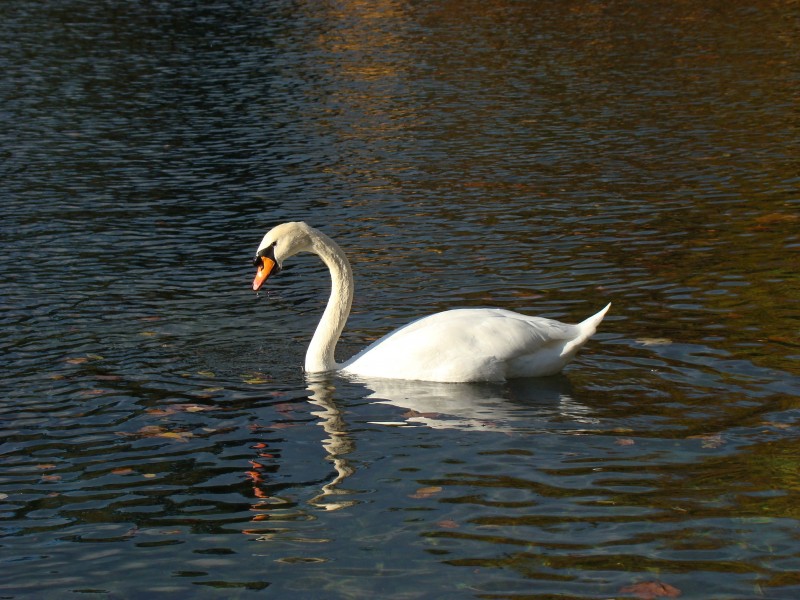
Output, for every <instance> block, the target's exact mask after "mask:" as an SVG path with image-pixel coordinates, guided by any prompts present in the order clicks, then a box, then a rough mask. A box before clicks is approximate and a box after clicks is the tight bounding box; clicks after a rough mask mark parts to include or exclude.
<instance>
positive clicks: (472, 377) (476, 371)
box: [253, 222, 611, 383]
mask: <svg viewBox="0 0 800 600" xmlns="http://www.w3.org/2000/svg"><path fill="white" fill-rule="evenodd" d="M300 252H311V253H313V254H316V255H317V256H319V257H320V258H321V259H322V261H323V262H324V263H325V264H326V265H327V267H328V269H329V270H330V273H331V281H332V286H331V295H330V298H329V299H328V304H327V306H326V307H325V311H324V312H323V314H322V318H321V319H320V321H319V324H318V325H317V328H316V330H315V332H314V335H313V337H312V338H311V342H310V343H309V346H308V350H307V352H306V358H305V370H306V372H307V373H322V372H329V371H336V372H338V373H341V374H344V375H349V376H355V377H358V378H383V379H405V380H417V381H433V382H441V383H460V382H475V381H506V380H508V379H514V378H520V377H539V376H545V375H553V374H555V373H557V372H559V371H560V370H561V369H562V368H563V367H564V365H566V364H567V363H568V362H569V361H570V360H572V358H573V357H574V356H575V354H576V353H577V352H578V350H579V349H580V348H581V346H583V344H584V343H586V341H587V340H588V339H589V338H590V337H591V336H592V335H593V334H594V332H595V331H596V329H597V326H598V324H599V323H600V321H602V320H603V316H604V315H605V314H606V311H608V309H609V307H610V306H611V304H608V305H607V306H606V307H605V308H603V309H602V310H601V311H600V312H598V313H597V314H595V315H594V316H591V317H589V318H588V319H586V320H585V321H583V322H581V323H579V324H577V325H568V324H566V323H560V322H559V321H553V320H551V319H545V318H543V317H531V316H527V315H523V314H520V313H516V312H512V311H510V310H503V309H499V308H460V309H453V310H446V311H444V312H440V313H436V314H433V315H430V316H427V317H423V318H421V319H418V320H416V321H412V322H411V323H409V324H407V325H405V326H403V327H401V328H399V329H397V330H395V331H393V332H391V333H389V334H387V335H385V336H383V337H382V338H380V339H379V340H376V341H375V342H373V343H372V344H370V345H369V346H368V347H367V348H365V349H364V350H362V351H361V352H359V353H358V354H356V355H355V356H354V357H353V358H351V359H350V360H348V361H346V362H344V363H337V362H336V361H335V359H334V350H335V349H336V342H337V341H338V340H339V336H340V335H341V333H342V330H343V329H344V325H345V322H346V321H347V317H348V316H349V314H350V307H351V304H352V301H353V271H352V269H351V268H350V262H349V261H348V260H347V257H346V256H345V254H344V252H343V251H342V249H341V247H339V245H338V244H337V243H336V242H334V241H333V240H332V239H331V238H329V237H328V236H327V235H325V234H324V233H322V232H321V231H319V230H318V229H315V228H313V227H311V226H309V225H307V224H306V223H303V222H292V223H283V224H281V225H277V226H276V227H274V228H272V229H271V230H270V231H268V232H267V234H266V235H265V236H264V239H262V240H261V243H260V244H259V246H258V250H257V251H256V256H255V259H254V261H253V265H254V266H255V267H256V268H257V271H256V275H255V278H254V279H253V290H254V291H256V292H257V291H258V290H259V289H261V286H262V285H264V282H265V281H266V280H267V278H268V277H270V276H271V275H274V274H276V273H278V272H280V270H281V268H282V266H283V261H284V260H286V259H287V258H289V257H290V256H294V255H295V254H298V253H300Z"/></svg>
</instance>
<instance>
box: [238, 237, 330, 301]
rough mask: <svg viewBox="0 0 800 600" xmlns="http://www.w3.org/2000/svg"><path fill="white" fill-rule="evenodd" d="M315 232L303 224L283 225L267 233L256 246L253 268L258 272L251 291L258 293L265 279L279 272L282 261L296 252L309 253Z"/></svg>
mask: <svg viewBox="0 0 800 600" xmlns="http://www.w3.org/2000/svg"><path fill="white" fill-rule="evenodd" d="M315 233H317V232H316V230H315V229H314V228H312V227H310V226H308V225H306V224H305V223H302V222H297V223H283V224H281V225H277V226H275V227H273V228H272V229H270V230H269V231H268V232H267V235H265V236H264V239H263V240H261V243H260V244H259V245H258V250H257V251H256V257H255V259H254V260H253V266H255V267H256V268H257V269H258V270H257V271H256V277H255V279H253V291H256V292H257V291H258V290H260V289H261V286H262V285H264V282H265V281H266V280H267V278H268V277H269V276H270V275H272V274H275V273H278V272H280V270H281V267H282V265H283V261H284V260H285V259H286V258H288V257H290V256H294V255H295V254H297V253H298V252H311V251H312V247H313V239H314V234H315Z"/></svg>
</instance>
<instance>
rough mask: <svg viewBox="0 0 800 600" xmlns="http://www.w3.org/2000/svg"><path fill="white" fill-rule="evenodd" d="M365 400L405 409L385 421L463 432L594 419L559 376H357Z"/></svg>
mask: <svg viewBox="0 0 800 600" xmlns="http://www.w3.org/2000/svg"><path fill="white" fill-rule="evenodd" d="M360 383H362V384H363V385H364V386H365V387H366V388H367V390H368V391H369V394H368V395H367V396H366V398H367V399H369V400H372V401H374V402H375V403H377V404H388V405H392V406H396V407H398V408H402V409H406V412H404V413H402V414H401V417H402V419H403V420H402V421H386V422H381V423H380V424H384V425H424V426H427V427H431V428H434V429H460V430H464V431H482V430H487V431H514V430H515V429H516V428H519V427H522V428H524V429H526V430H530V429H531V428H532V427H536V426H537V425H539V426H542V427H547V426H549V425H550V423H549V422H548V421H551V420H553V419H554V418H556V419H559V420H568V421H573V422H574V423H575V424H576V425H577V424H579V423H583V424H586V423H592V422H596V419H593V418H592V416H591V409H590V408H589V407H586V406H583V405H582V404H580V403H579V402H576V401H575V400H574V399H573V398H572V396H571V395H570V384H569V380H568V379H567V378H566V377H564V376H555V377H542V378H537V379H517V380H513V381H511V382H508V383H504V384H491V383H469V384H467V383H436V382H428V381H403V380H392V379H368V380H360Z"/></svg>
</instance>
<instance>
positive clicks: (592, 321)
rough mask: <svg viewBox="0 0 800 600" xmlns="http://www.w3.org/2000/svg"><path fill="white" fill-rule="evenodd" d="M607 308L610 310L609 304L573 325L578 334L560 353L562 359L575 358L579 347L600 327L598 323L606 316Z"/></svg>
mask: <svg viewBox="0 0 800 600" xmlns="http://www.w3.org/2000/svg"><path fill="white" fill-rule="evenodd" d="M609 308H611V303H610V302H609V303H608V304H606V306H605V308H604V309H603V310H601V311H600V312H598V313H597V314H594V315H592V316H591V317H589V318H588V319H585V320H583V321H581V322H580V323H578V324H577V325H575V327H577V328H578V331H579V332H580V333H579V335H577V336H576V337H575V338H573V339H572V340H570V342H569V343H568V344H566V345H565V346H564V348H563V350H562V351H561V356H562V357H568V359H570V358H572V357H573V356H575V354H576V353H577V352H578V350H579V349H580V347H581V346H583V345H584V344H585V343H586V340H588V339H589V338H590V337H592V336H593V335H594V332H595V331H597V326H598V325H600V321H602V320H603V317H605V316H606V313H607V312H608V309H609Z"/></svg>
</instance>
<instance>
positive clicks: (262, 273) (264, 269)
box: [253, 256, 276, 292]
mask: <svg viewBox="0 0 800 600" xmlns="http://www.w3.org/2000/svg"><path fill="white" fill-rule="evenodd" d="M259 258H260V259H261V265H260V266H259V267H258V271H256V277H255V279H253V291H254V292H257V291H258V290H260V289H261V286H262V285H264V282H265V281H266V280H267V278H268V277H269V276H270V274H271V273H272V271H273V270H274V269H275V264H276V263H275V261H274V260H272V259H271V258H270V257H269V256H260V257H259Z"/></svg>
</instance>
